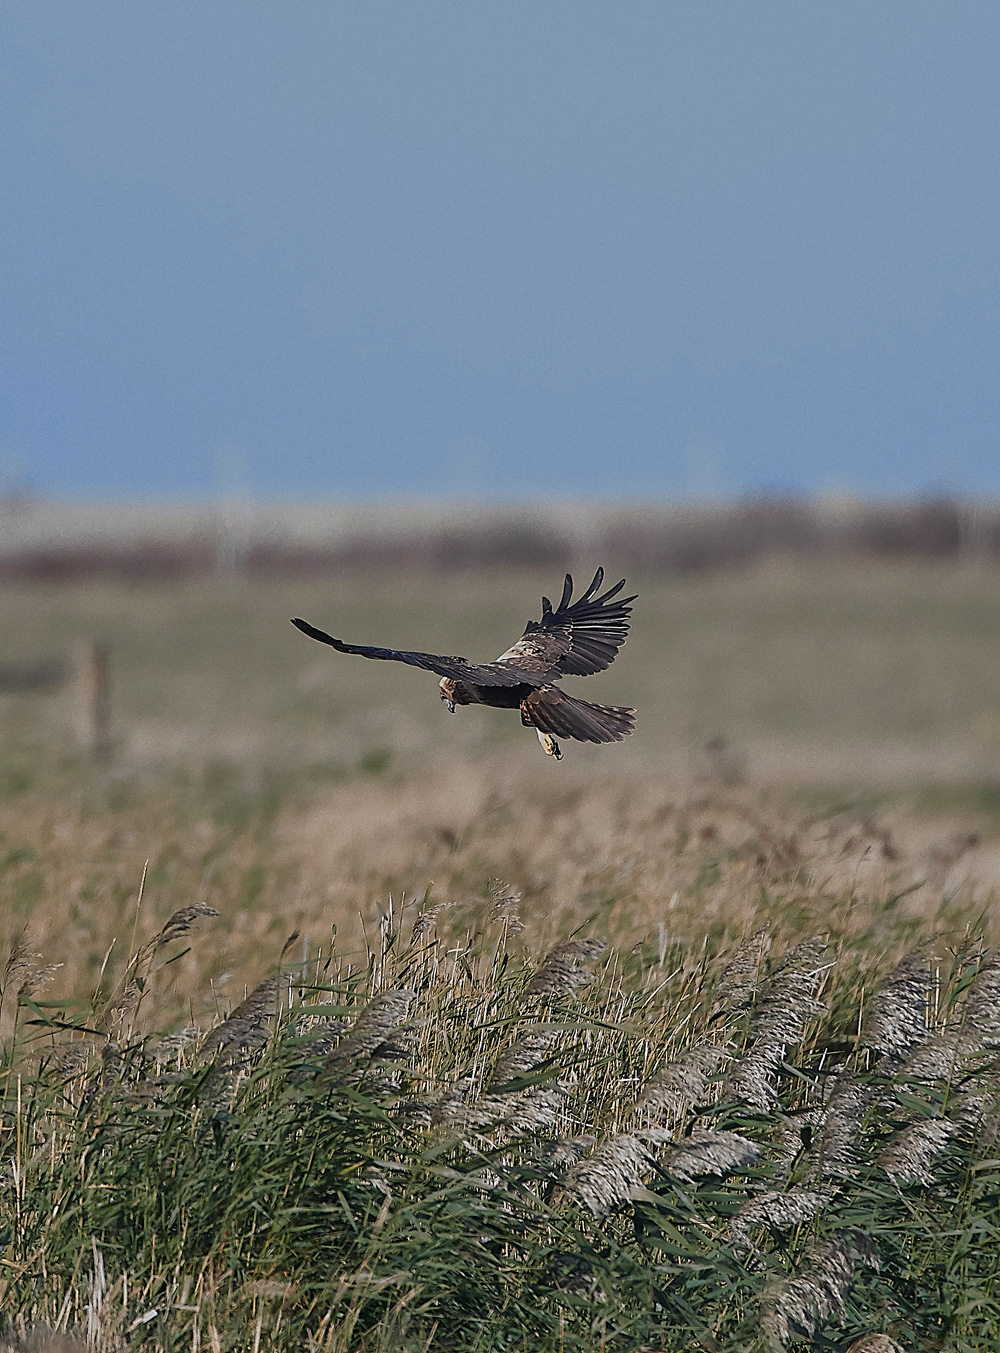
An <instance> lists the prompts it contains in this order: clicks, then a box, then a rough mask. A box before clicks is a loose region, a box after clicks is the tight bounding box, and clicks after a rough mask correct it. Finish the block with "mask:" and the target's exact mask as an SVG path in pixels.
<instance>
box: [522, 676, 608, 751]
mask: <svg viewBox="0 0 1000 1353" xmlns="http://www.w3.org/2000/svg"><path fill="white" fill-rule="evenodd" d="M521 722H522V723H525V724H527V725H528V726H529V727H531V728H537V729H538V730H539V731H540V732H542V733H550V734H551V735H552V736H553V737H557V738H575V739H576V741H577V742H621V740H622V738H624V737H627V736H628V735H629V733H631V732H632V730H633V728H634V727H635V710H634V709H625V708H623V707H621V706H619V705H595V704H592V703H591V702H590V701H589V700H577V699H576V698H575V696H572V695H567V694H566V692H565V691H564V690H560V688H559V687H558V686H542V687H540V688H539V689H538V690H535V691H532V692H531V694H530V695H526V696H525V697H524V699H523V700H522V701H521Z"/></svg>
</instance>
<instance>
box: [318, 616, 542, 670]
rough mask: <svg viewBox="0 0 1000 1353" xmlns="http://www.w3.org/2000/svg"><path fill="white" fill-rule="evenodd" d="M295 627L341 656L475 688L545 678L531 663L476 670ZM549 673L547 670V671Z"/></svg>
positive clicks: (456, 661)
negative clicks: (379, 661) (370, 660)
mask: <svg viewBox="0 0 1000 1353" xmlns="http://www.w3.org/2000/svg"><path fill="white" fill-rule="evenodd" d="M292 624H293V625H294V626H295V627H296V629H300V630H301V631H302V633H303V634H308V636H309V638H310V639H318V640H319V642H320V643H321V644H329V645H330V647H331V648H335V649H336V650H337V652H338V653H357V654H360V656H361V657H362V658H380V659H382V660H383V661H384V662H405V663H406V664H407V665H408V666H409V667H422V668H423V669H424V670H425V671H427V672H436V673H437V675H438V676H443V677H451V678H452V680H453V681H468V682H470V683H471V684H472V685H474V686H520V685H523V684H526V685H529V686H538V685H540V684H541V682H542V679H543V677H542V675H541V673H540V671H539V668H538V664H537V663H531V662H530V660H529V662H528V665H527V667H525V668H521V667H519V666H518V665H517V664H516V663H514V662H511V663H504V664H503V665H500V664H499V663H487V664H486V665H485V666H483V667H477V666H476V665H475V664H474V663H471V662H466V660H465V659H464V658H448V657H441V656H439V655H438V654H436V653H410V652H408V651H407V650H406V649H399V648H368V647H367V646H366V645H364V644H345V643H344V642H343V641H342V640H341V639H334V637H333V635H331V634H325V633H324V632H323V630H318V629H316V628H315V626H313V625H310V624H309V623H308V622H307V621H305V620H293V621H292ZM546 670H548V668H546Z"/></svg>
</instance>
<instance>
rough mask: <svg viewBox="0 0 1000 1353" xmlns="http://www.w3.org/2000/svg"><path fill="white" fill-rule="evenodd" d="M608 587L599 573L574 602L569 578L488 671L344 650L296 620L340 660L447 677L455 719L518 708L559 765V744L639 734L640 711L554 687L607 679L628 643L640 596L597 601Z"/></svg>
mask: <svg viewBox="0 0 1000 1353" xmlns="http://www.w3.org/2000/svg"><path fill="white" fill-rule="evenodd" d="M603 582H604V570H603V569H602V568H599V569H598V570H597V572H596V573H595V574H594V580H593V582H592V583H591V584H590V586H589V587H588V588H587V590H586V592H584V594H583V596H582V597H580V599H579V601H576V602H573V600H572V598H573V579H572V578H571V577H570V575H569V574H568V573H567V574H566V584H565V586H564V587H563V594H562V598H561V600H560V602H559V605H558V606H557V607H556V608H555V609H554V610H553V608H552V603H551V601H549V599H548V597H543V598H542V618H541V620H529V621H528V625H527V628H526V629H525V631H524V633H523V634H522V635H521V637H520V639H518V641H517V643H516V644H514V646H513V647H512V648H508V649H507V651H506V653H501V654H500V656H499V658H497V660H496V661H495V662H488V663H485V664H483V665H482V666H477V665H476V664H475V663H471V662H468V661H467V660H466V659H465V658H449V657H439V656H438V655H437V654H435V653H410V652H407V651H406V650H404V649H397V648H369V647H367V646H365V645H364V644H345V643H343V642H342V640H340V639H334V638H333V636H332V635H330V634H325V633H324V632H323V631H322V630H318V629H316V628H315V627H314V626H312V625H310V624H308V623H307V622H306V621H305V620H298V619H296V620H293V621H292V624H293V625H295V626H296V627H297V628H298V629H300V630H301V631H302V633H303V634H308V635H309V637H310V638H311V639H318V640H319V641H320V643H324V644H329V645H330V646H331V647H332V648H335V649H336V650H337V652H338V653H358V654H360V655H361V657H363V658H379V659H382V660H383V661H386V662H405V663H407V664H409V666H410V667H422V668H423V669H424V670H425V671H428V672H435V673H437V675H438V676H439V677H440V678H441V681H440V683H439V688H440V691H441V699H442V700H443V701H444V702H445V704H446V705H447V707H448V710H449V712H450V713H452V714H454V712H455V706H456V705H492V706H493V707H494V708H496V709H520V711H521V722H522V723H523V724H524V726H525V727H526V728H534V729H535V731H536V732H537V734H538V740H539V742H540V743H541V744H542V746H543V747H544V749H545V751H546V753H547V754H548V755H549V756H554V757H555V758H556V760H557V761H558V760H559V759H560V758H561V757H562V751H561V749H560V747H559V743H558V742H557V740H556V739H557V738H575V739H576V741H577V742H620V741H621V740H622V738H624V737H626V736H627V735H628V734H629V733H631V732H632V729H633V728H634V727H635V710H634V709H624V708H621V707H619V706H617V705H595V704H592V703H591V702H590V701H588V700H577V699H576V697H575V696H572V695H567V694H566V693H565V691H562V690H560V689H559V687H558V685H556V683H557V682H558V681H560V680H561V679H562V678H563V677H564V676H590V675H591V674H592V673H593V672H603V671H604V669H605V668H606V667H610V666H611V664H612V663H613V662H614V660H615V657H616V656H617V654H618V650H619V649H620V648H621V646H622V644H624V642H625V637H626V635H627V634H628V618H629V615H630V614H631V611H632V607H631V606H630V605H629V603H630V602H633V601H635V597H619V596H618V593H619V592H620V591H621V590H622V588H623V587H624V586H625V579H624V578H623V579H622V580H621V582H620V583H618V584H617V585H616V586H615V587H610V588H608V590H607V592H605V593H604V594H603V595H602V596H598V595H597V594H598V592H599V591H600V588H601V585H602V583H603ZM571 602H572V604H570V603H571Z"/></svg>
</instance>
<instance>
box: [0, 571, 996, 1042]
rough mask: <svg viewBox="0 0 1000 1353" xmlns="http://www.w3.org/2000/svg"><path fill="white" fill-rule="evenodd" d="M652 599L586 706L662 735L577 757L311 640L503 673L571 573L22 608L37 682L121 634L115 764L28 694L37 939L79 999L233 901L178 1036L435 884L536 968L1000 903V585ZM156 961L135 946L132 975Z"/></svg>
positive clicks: (209, 590) (26, 776)
mask: <svg viewBox="0 0 1000 1353" xmlns="http://www.w3.org/2000/svg"><path fill="white" fill-rule="evenodd" d="M635 581H636V586H637V588H638V590H639V591H640V593H641V596H640V601H639V603H638V605H637V609H636V617H635V627H634V632H633V637H632V639H631V640H630V642H629V644H628V645H627V647H626V648H625V650H624V651H623V653H622V655H621V657H620V659H619V660H618V662H616V664H615V665H614V667H613V668H612V669H611V670H610V671H609V672H607V673H605V674H602V675H601V676H599V677H597V678H594V679H592V680H590V681H589V682H587V683H583V684H580V683H576V688H577V689H579V690H580V691H581V693H586V694H588V695H591V696H593V697H594V698H597V699H600V700H606V701H609V702H612V701H621V702H628V703H634V704H635V705H636V706H637V707H638V709H639V731H638V733H637V734H636V736H635V737H634V738H633V739H631V740H630V741H629V742H627V743H625V744H623V745H622V746H620V747H613V748H590V747H579V746H575V745H574V746H572V747H570V748H568V749H567V755H566V758H565V759H564V761H563V762H562V763H561V764H559V765H556V764H554V763H552V762H551V761H550V760H548V759H547V758H545V757H544V756H542V755H541V752H540V750H539V748H538V747H537V744H536V743H535V741H534V739H533V737H532V736H531V735H530V734H528V733H525V731H524V730H522V729H521V728H520V726H519V723H518V720H517V719H516V717H515V716H512V715H509V714H505V713H503V712H501V711H488V710H479V709H476V710H464V711H460V712H459V714H458V715H457V716H456V717H454V718H450V717H449V716H448V715H447V714H446V712H445V711H444V709H443V707H442V706H441V704H440V702H439V700H438V698H437V693H436V690H435V683H434V680H433V678H430V677H428V676H426V675H425V674H423V673H419V672H415V671H412V670H410V669H405V668H401V667H397V666H395V665H392V664H380V663H366V662H364V661H362V660H360V659H351V658H344V657H340V656H339V655H336V654H332V653H328V652H326V651H325V650H323V649H322V648H320V647H319V646H318V645H314V644H310V643H309V642H308V641H307V640H306V639H304V638H303V637H302V636H300V635H298V634H296V633H295V632H294V631H293V630H292V628H291V626H290V625H289V624H288V617H289V616H290V615H293V614H303V615H305V616H307V617H308V618H310V619H312V620H314V621H315V622H316V623H318V624H321V625H324V626H327V627H329V628H331V629H332V630H333V631H334V632H337V633H343V634H344V635H346V636H347V637H348V638H354V639H359V640H371V641H375V642H378V641H388V642H392V643H396V644H412V645H416V646H424V647H427V648H431V649H438V650H440V651H444V652H454V651H460V652H465V653H467V654H468V655H469V656H473V657H474V656H478V655H483V656H486V655H491V654H493V653H495V652H497V651H499V650H500V649H501V648H502V647H503V646H504V645H505V644H506V643H507V642H508V641H509V640H510V639H511V638H512V637H513V636H514V635H515V634H516V633H518V632H519V631H520V627H521V626H522V625H523V622H524V620H525V619H527V618H528V616H530V615H531V614H533V613H534V612H535V611H536V608H537V598H538V595H539V594H540V592H541V591H543V590H544V591H546V592H549V593H550V594H551V592H552V591H553V590H556V583H557V580H556V579H554V578H552V577H549V576H546V577H544V578H540V577H536V576H534V575H529V574H520V575H512V576H510V577H505V578H503V579H488V578H483V577H476V576H472V575H463V576H461V577H458V578H456V579H454V580H445V579H442V578H412V579H388V578H385V577H381V578H375V579H373V580H367V581H365V580H361V579H350V580H341V581H339V582H335V583H330V582H310V583H295V584H292V583H282V584H267V585H256V584H255V585H253V586H251V585H249V584H246V583H244V582H241V581H239V580H231V581H220V582H218V583H212V584H209V583H197V584H192V585H179V584H164V585H150V586H145V587H125V586H112V585H100V586H86V587H77V588H67V589H54V590H47V589H44V588H37V587H36V588H8V589H7V590H5V592H4V593H3V595H2V597H0V632H2V633H3V635H4V641H5V650H6V652H7V654H8V655H9V656H10V657H12V658H25V659H27V658H31V657H38V656H46V655H48V654H51V653H57V652H60V651H68V650H69V649H70V647H71V645H72V643H73V642H74V641H75V640H77V639H80V638H84V637H95V636H96V637H101V638H106V639H108V640H110V642H111V644H112V652H113V662H114V680H115V711H116V720H117V726H116V738H117V743H116V749H115V754H114V757H113V759H112V761H111V763H110V764H109V765H108V766H103V767H93V766H89V765H88V764H87V763H86V760H85V758H82V757H81V756H80V755H79V753H78V752H77V751H75V750H74V745H73V740H72V732H71V724H72V708H71V696H70V694H69V693H67V694H64V695H60V696H56V697H40V696H7V697H2V698H0V741H2V744H3V747H4V751H5V765H4V766H3V769H2V772H0V792H2V793H3V795H4V798H3V801H2V802H3V808H2V820H0V836H2V840H0V887H2V889H3V894H2V895H3V898H4V909H3V914H4V930H5V935H4V936H3V938H5V939H10V938H11V937H12V936H13V934H14V933H16V931H17V930H18V928H19V927H20V926H21V925H23V924H26V923H28V924H30V926H31V928H32V933H33V935H34V936H35V939H36V941H37V944H36V947H37V948H39V949H42V950H43V951H44V952H45V954H46V957H47V959H48V960H49V961H52V962H62V963H64V964H65V965H66V966H65V968H64V969H63V971H62V972H61V973H60V975H59V977H58V978H57V982H56V985H55V987H54V991H56V992H61V993H63V994H65V995H67V996H68V995H69V994H70V993H76V992H79V991H80V990H81V989H83V988H85V987H86V986H87V985H88V983H90V984H93V983H94V982H96V980H97V976H98V974H99V972H100V970H101V966H102V964H103V963H105V956H106V953H107V950H108V947H109V946H110V945H111V941H112V939H113V938H114V937H115V936H121V935H122V934H124V933H129V932H131V930H132V928H133V927H134V929H135V933H136V935H137V937H138V938H140V939H142V938H148V936H149V935H151V934H152V933H154V932H155V930H156V928H157V926H158V925H160V924H162V923H163V921H164V920H165V919H166V917H167V916H168V915H169V914H170V913H171V912H172V911H173V910H176V909H177V908H178V907H181V906H184V905H187V904H189V903H191V902H193V901H195V900H197V899H199V898H202V899H204V900H205V901H206V902H208V903H209V904H211V905H213V906H215V907H216V908H217V909H218V910H219V912H220V917H219V919H218V921H216V922H214V923H213V924H212V925H211V926H210V927H209V928H208V931H207V934H208V936H209V937H210V941H211V942H210V943H207V944H203V945H200V946H198V949H197V951H192V953H191V954H189V955H188V956H186V957H185V958H183V959H181V960H179V961H178V962H177V963H176V964H174V965H173V967H172V971H171V972H170V973H169V974H168V975H167V979H166V980H165V981H164V982H163V983H161V984H160V985H159V986H158V995H157V998H156V999H157V1000H158V1001H159V1002H160V1004H161V1006H162V1018H163V1020H164V1022H169V1020H171V1019H174V1018H176V1017H178V1016H179V1014H180V1012H181V1011H182V1010H183V1009H185V1008H186V1011H187V1014H188V1015H189V1016H191V1015H193V1016H194V1018H196V1019H198V1018H201V1017H202V1016H203V1015H206V1016H207V1014H208V1013H209V1012H214V1011H215V1010H216V1009H217V1008H220V1007H221V1008H228V1006H229V1005H230V1004H232V1003H233V1002H234V1001H235V1000H237V999H239V998H240V997H241V996H242V993H243V990H244V988H245V986H246V984H248V983H249V984H250V985H252V984H253V983H254V982H255V981H256V979H257V976H258V975H259V973H260V972H261V971H262V970H263V969H265V968H266V967H267V965H268V964H269V963H270V962H271V961H272V960H273V956H274V949H275V945H278V946H279V947H280V944H281V942H282V941H283V939H284V937H285V935H287V934H288V933H289V932H290V931H291V930H292V929H299V930H301V931H302V932H303V934H304V936H305V937H306V939H307V940H308V941H309V942H310V943H311V944H312V946H313V948H314V949H315V948H316V947H318V946H324V945H328V944H329V936H330V930H331V927H332V926H334V925H336V926H337V928H338V930H339V933H340V937H341V944H342V945H346V946H350V945H352V944H357V945H359V946H360V942H361V933H360V931H361V924H362V922H361V919H360V918H361V917H363V918H364V923H365V924H367V925H369V926H370V925H371V924H372V922H373V920H374V919H375V917H376V916H377V914H378V910H379V908H380V907H384V906H385V905H386V904H387V902H388V899H389V897H390V896H391V897H392V898H394V899H395V905H396V907H397V909H398V907H399V906H400V905H401V904H402V903H403V902H404V901H405V903H406V904H407V905H409V906H411V907H412V906H414V905H415V903H416V901H417V900H418V899H420V898H422V897H423V896H424V894H425V892H426V890H427V889H428V888H429V887H432V888H433V893H432V896H433V898H434V899H435V900H436V901H447V902H449V903H451V904H453V905H452V906H451V907H450V908H449V911H448V913H447V919H448V924H449V925H452V924H454V925H456V926H458V927H459V928H461V927H462V926H464V925H469V926H475V924H476V923H477V922H476V918H477V915H478V912H477V910H476V907H477V905H481V904H482V899H483V898H484V897H485V893H486V887H487V881H488V879H489V878H490V877H491V876H494V875H502V876H503V877H505V878H507V879H508V880H509V881H510V882H511V883H512V884H513V885H515V886H517V887H518V888H519V889H521V890H522V891H523V893H524V896H525V906H526V908H527V912H528V915H529V918H530V927H529V931H528V932H527V933H526V939H527V941H528V943H529V944H530V945H532V946H534V947H535V948H538V947H541V946H543V945H545V944H547V943H549V942H550V940H551V939H552V938H553V937H554V936H555V935H556V934H563V933H566V932H568V931H569V930H570V929H572V928H573V927H574V926H576V925H578V924H580V923H581V922H583V921H585V920H586V919H587V918H590V917H595V916H596V917H599V918H600V922H601V926H602V927H603V928H604V930H605V931H606V932H607V933H609V934H611V935H612V936H613V937H614V938H615V939H616V940H617V941H618V942H619V943H621V944H623V945H625V947H627V948H628V947H631V946H633V945H635V944H643V945H647V946H648V945H655V946H659V945H661V944H664V943H667V944H669V943H675V942H676V943H681V942H689V941H690V942H694V943H698V944H701V943H704V942H706V935H708V936H709V937H715V940H713V941H712V942H716V941H717V940H718V939H719V938H720V937H721V936H722V935H729V936H732V935H735V934H738V933H740V932H741V931H742V930H743V929H744V928H745V927H746V926H747V925H750V924H752V923H753V921H754V918H755V917H756V916H757V915H758V914H759V913H761V912H771V913H773V914H775V915H780V916H781V917H782V924H783V925H785V926H786V927H787V928H788V929H789V930H790V931H793V932H797V931H799V930H802V929H816V928H822V929H827V930H830V931H831V932H833V933H835V934H837V935H838V936H840V937H843V938H844V939H845V940H849V939H850V938H851V937H860V936H862V935H864V936H867V937H869V938H877V939H878V941H879V943H883V942H884V944H885V945H886V947H887V948H888V949H889V950H891V951H895V948H896V947H897V946H898V944H899V943H901V942H902V937H903V935H904V933H905V932H912V931H913V930H914V929H919V928H924V929H933V928H935V927H937V926H939V925H942V924H944V925H950V924H952V922H953V920H954V919H955V917H956V916H957V915H958V912H959V911H963V912H968V911H969V910H970V909H971V910H976V909H982V908H987V909H988V908H989V906H990V905H991V903H990V898H991V890H992V887H993V885H994V884H995V883H996V882H997V881H1000V846H998V840H1000V831H998V827H997V812H996V810H997V808H998V807H1000V794H998V793H997V791H996V789H995V784H996V783H997V781H998V779H1000V774H998V767H1000V683H998V681H997V679H996V670H995V659H994V648H995V635H996V633H997V629H998V628H1000V591H998V589H997V588H996V587H995V585H994V577H993V574H992V573H989V572H985V571H982V570H977V569H974V568H972V567H956V566H944V565H936V566H928V567H907V568H903V567H894V566H880V567H875V566H871V565H866V566H860V565H859V566H856V567H844V566H838V567H833V566H829V567H826V566H821V565H818V564H810V565H804V566H803V565H796V566H794V567H793V566H791V565H786V564H780V563H774V564H771V565H768V566H766V567H761V568H758V569H756V570H754V571H751V572H747V573H744V574H739V575H735V574H733V575H715V576H702V577H698V578H691V579H685V580H677V579H674V580H665V579H662V578H660V579H649V578H647V579H641V578H640V579H637V580H635ZM717 735H722V736H724V738H725V739H727V740H728V741H727V742H726V743H725V745H722V746H721V747H720V746H719V745H714V747H713V746H709V747H708V749H707V750H706V744H708V743H709V742H710V740H711V739H712V738H713V736H717ZM741 777H742V778H744V779H745V783H743V784H735V783H733V782H735V781H737V780H739V779H740V778H741ZM845 802H846V804H847V806H846V807H845V806H844V804H845ZM835 809H836V810H837V811H833V810H835ZM973 831H976V832H978V833H979V834H980V835H981V837H982V842H981V844H980V845H979V846H978V847H977V848H975V849H973V850H970V849H966V848H965V846H964V845H963V842H964V841H967V838H968V836H969V834H970V833H971V832H973ZM886 832H888V833H889V835H888V837H887V836H886ZM887 842H888V845H887ZM147 861H148V862H149V863H148V873H147V878H146V884H145V891H144V896H143V901H142V906H141V908H139V909H138V912H137V911H136V897H137V894H138V890H139V885H140V880H141V878H142V876H143V871H144V869H145V868H146V862H147ZM917 883H919V884H920V885H921V886H920V887H919V888H917V889H916V890H915V891H913V892H912V893H909V894H907V896H906V897H905V898H904V899H903V900H902V901H900V902H899V903H898V904H896V905H895V906H894V907H893V908H891V909H890V911H888V912H886V911H885V907H884V903H885V900H886V898H888V897H891V896H892V895H893V894H894V893H897V892H901V891H904V890H905V889H907V888H909V887H911V885H914V884H917ZM477 899H478V904H477ZM942 908H944V912H943V913H942ZM956 923H957V922H956ZM626 941H627V943H626ZM119 942H120V941H119ZM122 961H123V956H119V954H118V952H117V948H116V949H113V950H112V952H111V955H110V957H109V958H107V960H106V962H107V967H106V981H107V980H111V981H113V980H115V978H116V976H117V975H118V974H119V973H120V971H121V963H122ZM227 974H228V976H227ZM152 1013H155V1012H151V1014H152Z"/></svg>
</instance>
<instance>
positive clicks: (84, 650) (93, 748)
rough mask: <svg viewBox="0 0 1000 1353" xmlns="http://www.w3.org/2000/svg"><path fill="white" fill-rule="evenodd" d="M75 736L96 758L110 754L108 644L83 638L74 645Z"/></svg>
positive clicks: (109, 654)
mask: <svg viewBox="0 0 1000 1353" xmlns="http://www.w3.org/2000/svg"><path fill="white" fill-rule="evenodd" d="M73 668H74V684H75V686H76V700H75V704H76V719H75V723H76V735H77V741H78V742H79V744H80V746H81V747H82V749H83V750H84V751H85V752H87V753H88V754H89V755H90V756H92V757H93V758H94V759H95V760H96V761H107V759H108V758H109V757H110V755H111V671H110V669H111V646H110V644H106V643H101V642H99V641H97V640H94V639H84V640H82V641H81V642H80V643H79V644H78V645H77V647H76V653H75V661H74V664H73Z"/></svg>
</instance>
